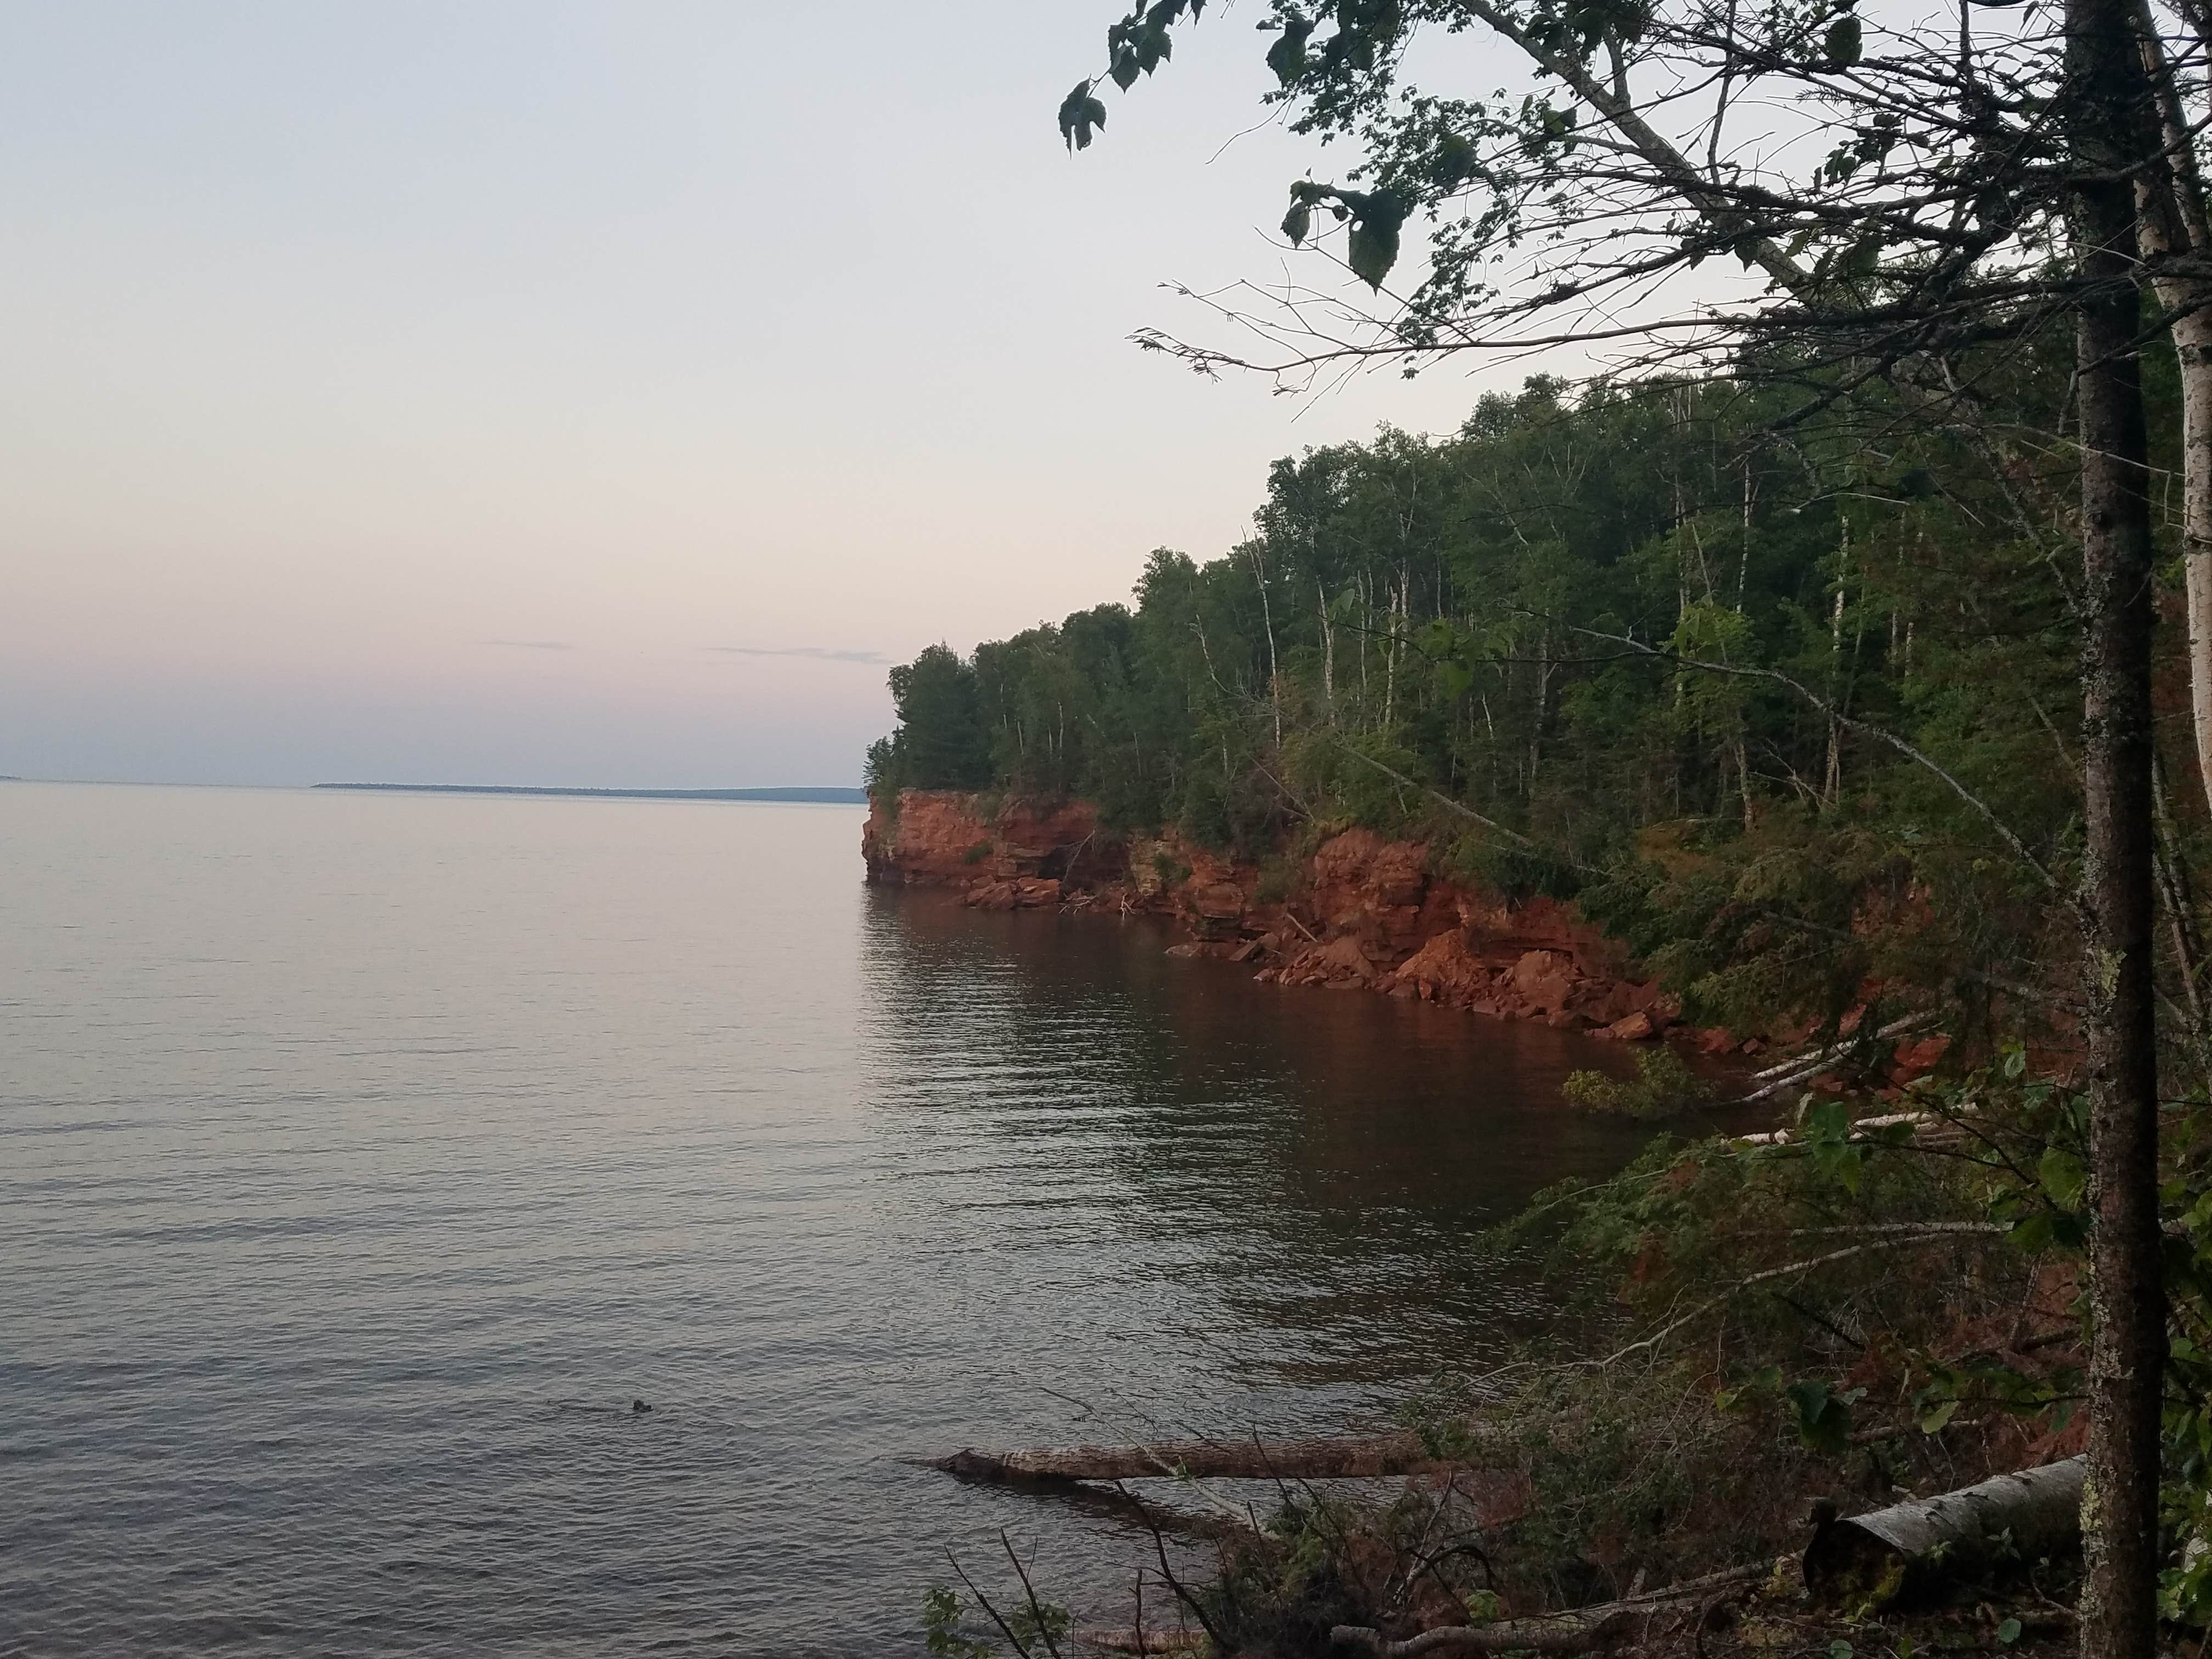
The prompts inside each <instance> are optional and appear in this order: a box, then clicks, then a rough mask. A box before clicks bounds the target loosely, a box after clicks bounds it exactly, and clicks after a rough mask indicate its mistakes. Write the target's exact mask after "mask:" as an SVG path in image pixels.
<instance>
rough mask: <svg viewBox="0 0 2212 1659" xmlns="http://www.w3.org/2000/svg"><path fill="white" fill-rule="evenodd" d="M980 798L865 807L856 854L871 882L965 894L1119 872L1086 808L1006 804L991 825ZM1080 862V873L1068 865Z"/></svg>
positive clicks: (934, 795)
mask: <svg viewBox="0 0 2212 1659" xmlns="http://www.w3.org/2000/svg"><path fill="white" fill-rule="evenodd" d="M980 802H981V798H980V797H978V796H975V795H969V794H964V793H961V792H959V791H957V790H952V789H905V790H902V791H900V792H899V795H898V798H897V799H896V802H892V801H888V800H884V799H876V800H872V801H871V802H870V803H869V805H868V817H867V822H866V825H865V826H864V827H863V828H862V829H861V831H860V855H861V856H862V857H863V858H864V859H866V860H867V864H868V878H869V879H870V880H871V881H878V882H894V883H903V884H908V885H919V886H950V887H965V886H969V885H970V884H973V883H974V882H975V879H976V878H977V877H978V876H985V877H989V878H993V879H995V880H1000V881H1016V880H1024V879H1032V878H1047V879H1051V878H1059V877H1061V876H1066V877H1069V878H1077V877H1080V878H1081V879H1082V880H1083V881H1084V882H1085V883H1090V882H1093V881H1097V880H1100V879H1103V878H1109V877H1111V876H1113V875H1115V874H1117V873H1119V872H1120V869H1121V856H1122V852H1123V849H1122V848H1121V844H1120V843H1119V842H1115V841H1114V840H1112V839H1111V838H1110V837H1102V836H1099V834H1098V814H1097V809H1095V808H1094V807H1093V806H1091V804H1090V803H1089V802H1088V801H1081V800H1063V801H1050V802H1045V801H1033V800H1025V799H1012V800H1008V801H1006V802H1004V803H1003V804H1001V805H1000V806H999V808H998V810H997V811H995V812H994V813H993V814H992V815H991V816H990V817H988V818H986V817H983V816H981V814H980V813H979V811H978V806H979V805H980ZM1078 861H1080V863H1081V865H1082V869H1081V871H1080V872H1079V871H1078V870H1076V869H1075V868H1074V867H1073V866H1075V865H1076V864H1077V862H1078Z"/></svg>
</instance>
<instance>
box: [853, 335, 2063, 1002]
mask: <svg viewBox="0 0 2212 1659" xmlns="http://www.w3.org/2000/svg"><path fill="white" fill-rule="evenodd" d="M2059 346H2060V342H2059V341H2058V340H2057V339H2052V340H2049V341H2044V340H2040V339H2039V340H2038V341H2035V342H2033V343H2030V344H2029V345H2025V346H2024V345H2021V344H2019V343H2015V344H2013V345H2011V346H2008V349H2007V350H2006V351H2005V352H2004V353H2003V354H2002V356H1992V357H1991V359H1990V361H1989V362H1986V363H1975V364H1972V365H1971V367H1972V369H1973V372H1974V374H1975V375H1976V377H1977V384H1978V386H1979V387H1980V389H1981V391H1982V392H1983V394H1984V399H1985V402H1984V415H1985V419H1984V421H1983V422H1982V423H1980V424H1978V426H1977V427H1976V428H1974V429H1973V430H1972V431H1971V432H1968V431H1964V430H1959V431H1954V430H1951V429H1949V428H1945V427H1943V426H1942V425H1940V424H1935V425H1931V424H1929V423H1928V422H1922V421H1919V420H1917V417H1913V416H1912V414H1911V410H1909V409H1907V408H1906V407H1905V403H1906V401H1907V400H1906V398H1905V394H1904V393H1903V392H1881V391H1879V390H1867V391H1864V392H1862V393H1861V394H1859V396H1858V398H1857V402H1856V405H1855V407H1856V408H1857V411H1858V412H1857V413H1856V414H1854V415H1853V416H1850V418H1849V419H1846V418H1845V417H1844V416H1843V415H1842V414H1840V413H1838V414H1835V415H1833V416H1832V417H1831V418H1828V419H1826V420H1825V421H1823V422H1814V423H1809V424H1808V423H1802V422H1801V423H1799V424H1797V425H1796V426H1795V427H1792V428H1789V429H1787V430H1784V429H1782V428H1780V427H1778V424H1777V423H1778V422H1779V421H1780V420H1781V419H1782V418H1783V416H1784V415H1785V414H1786V413H1787V412H1788V411H1789V410H1790V409H1791V408H1794V407H1795V405H1794V404H1791V403H1790V400H1789V399H1787V398H1783V397H1781V396H1780V395H1779V394H1778V393H1776V392H1773V391H1772V390H1771V388H1769V387H1767V386H1765V385H1764V383H1763V382H1761V381H1759V380H1757V379H1754V378H1745V377H1741V376H1738V375H1735V374H1711V375H1707V376H1701V377H1697V376H1693V377H1671V378H1662V379H1656V380H1644V381H1638V382H1626V381H1623V382H1619V383H1601V384H1599V385H1595V386H1590V387H1588V388H1585V389H1583V391H1581V392H1575V393H1570V392H1568V391H1567V390H1566V389H1565V388H1564V387H1563V386H1560V385H1559V383H1557V382H1555V381H1551V380H1541V379H1538V380H1530V381H1529V382H1528V384H1527V385H1526V386H1524V387H1523V388H1522V391H1521V392H1518V393H1517V394H1515V395H1512V396H1504V395H1493V396H1490V397H1486V398H1483V399H1482V400H1481V401H1480V403H1479V404H1477V406H1476V408H1475V409H1474V411H1473V413H1472V414H1471V415H1470V416H1468V420H1467V421H1466V422H1465V423H1464V425H1463V426H1462V428H1461V429H1460V430H1459V431H1458V432H1457V433H1455V434H1454V435H1449V436H1448V437H1443V438H1437V439H1423V438H1416V437H1413V436H1410V435H1406V434H1403V433H1399V432H1395V431H1390V430H1388V429H1386V430H1384V431H1383V432H1382V433H1380V434H1379V435H1377V436H1376V438H1375V439H1373V440H1372V441H1369V442H1366V443H1356V444H1340V445H1333V446H1329V447H1323V448H1317V449H1312V450H1309V451H1307V452H1306V453H1304V454H1303V455H1300V456H1297V457H1293V458H1288V459H1283V460H1280V461H1279V462H1277V463H1276V464H1275V465H1274V466H1273V469H1272V470H1271V471H1270V473H1269V475H1268V478H1267V490H1266V495H1265V498H1264V500H1263V501H1261V505H1260V507H1259V509H1258V511H1257V513H1255V520H1254V528H1253V534H1252V535H1251V536H1250V537H1249V538H1248V539H1247V540H1246V541H1244V542H1243V543H1242V544H1239V545H1237V547H1236V548H1234V549H1232V550H1230V551H1229V552H1228V553H1227V554H1226V555H1225V556H1222V557H1221V558H1218V559H1216V560H1214V561H1212V562H1207V563H1203V564H1201V563H1200V562H1195V561H1194V560H1193V559H1191V558H1189V557H1188V556H1184V555H1182V554H1181V553H1176V552H1171V551H1168V550H1158V551H1155V552H1154V553H1153V554H1152V555H1151V556H1150V557H1149V559H1148V560H1147V561H1146V565H1145V568H1144V572H1143V574H1142V576H1141V578H1140V580H1139V582H1138V584H1137V586H1136V589H1135V592H1134V593H1133V603H1131V604H1129V605H1118V604H1109V605H1099V606H1097V607H1094V608H1093V609H1091V610H1089V611H1079V612H1076V613H1075V614H1073V615H1072V616H1070V617H1066V619H1064V620H1063V621H1062V622H1060V623H1057V624H1040V625H1039V626H1038V627H1036V628H1033V629H1028V630H1026V631H1024V632H1023V633H1021V634H1018V635H1015V636H1013V637H1012V638H1011V639H1006V640H1002V641H990V642H987V643H985V644H983V645H981V646H980V647H977V649H976V651H975V653H974V655H973V657H972V658H970V659H966V660H964V661H963V659H958V658H957V657H955V656H953V655H952V653H950V652H948V651H945V649H944V648H943V647H932V648H931V650H930V651H927V652H925V653H923V654H922V656H921V658H919V659H916V660H915V662H914V663H912V664H909V665H905V666H903V667H902V668H901V669H900V670H898V671H896V673H895V675H894V686H893V690H894V693H895V696H896V698H897V702H898V708H899V717H900V724H899V726H898V729H897V731H896V733H895V734H894V735H893V737H891V738H889V739H887V740H886V741H885V742H884V744H879V745H878V748H877V749H876V750H874V751H872V758H871V767H870V776H871V781H872V787H875V788H876V789H877V790H878V793H884V792H888V791H890V790H894V789H896V788H897V787H906V786H922V787H961V788H979V787H986V786H988V787H995V788H1000V789H1004V790H1006V791H1010V792H1016V793H1024V794H1030V795H1036V796H1041V797H1051V796H1060V795H1067V794H1077V795H1081V796H1084V797H1085V798H1087V799H1091V800H1092V801H1094V802H1096V803H1097V805H1098V807H1099V810H1100V813H1101V817H1102V822H1103V824H1104V825H1105V827H1106V829H1108V831H1109V833H1110V832H1121V833H1140V832H1141V833H1153V832H1157V831H1159V830H1161V829H1164V828H1167V827H1173V828H1175V829H1178V830H1180V831H1181V832H1182V834H1183V835H1185V836H1188V837H1189V838H1190V839H1191V840H1192V841H1194V842H1197V843H1199V844H1200V845H1204V846H1206V847H1210V848H1216V849H1221V850H1225V851H1230V852H1234V853H1237V854H1241V855H1243V856H1246V857H1251V858H1255V859H1264V858H1266V857H1267V856H1269V855H1271V854H1277V853H1279V852H1280V850H1281V849H1282V848H1284V847H1285V846H1286V845H1287V844H1288V843H1289V842H1291V841H1292V840H1293V839H1294V838H1296V837H1297V836H1301V835H1302V834H1306V833H1310V831H1311V830H1313V829H1314V828H1315V827H1316V826H1318V825H1322V824H1346V823H1366V824H1369V825H1371V826H1374V827H1376V828H1377V829H1382V830H1383V831H1384V832H1385V833H1390V834H1404V835H1408V836H1422V837H1425V838H1427V839H1428V840H1430V842H1431V845H1432V846H1434V847H1435V848H1437V849H1438V858H1439V860H1440V862H1441V863H1442V864H1443V865H1445V866H1448V867H1449V868H1450V869H1451V870H1453V871H1454V872H1455V873H1459V874H1462V875H1473V876H1476V877H1479V878H1481V879H1484V880H1487V881H1489V882H1491V883H1492V884H1494V885H1496V886H1497V887H1498V888H1499V889H1500V890H1503V891H1504V892H1507V893H1509V894H1516V895H1520V894H1528V893H1535V892H1543V893H1549V894H1552V895H1554V896H1570V895H1571V896H1576V897H1577V898H1578V899H1579V900H1580V902H1581V903H1582V906H1583V909H1584V911H1585V913H1586V914H1588V915H1590V916H1591V917H1592V918H1593V919H1594V920H1595V921H1598V922H1600V923H1601V925H1603V926H1604V927H1606V928H1607V930H1608V931H1609V932H1610V933H1613V935H1614V936H1616V937H1617V938H1620V939H1622V940H1623V941H1624V942H1625V943H1626V944H1627V945H1629V946H1630V947H1631V948H1632V950H1633V951H1634V952H1635V953H1636V955H1637V956H1638V957H1640V958H1641V959H1642V960H1643V961H1644V963H1647V964H1648V965H1649V966H1650V967H1651V968H1652V969H1655V970H1656V972H1657V973H1658V974H1659V975H1661V976H1662V977H1663V978H1664V979H1665V980H1666V981H1668V984H1669V986H1670V987H1673V988H1674V989H1676V990H1677V991H1679V992H1680V993H1681V994H1682V995H1683V997H1684V1001H1685V1012H1686V1014H1687V1015H1688V1016H1690V1017H1691V1018H1696V1019H1699V1020H1700V1021H1701V1022H1707V1023H1717V1024H1737V1025H1739V1026H1741V1027H1744V1028H1747V1029H1762V1028H1765V1027H1768V1026H1771V1024H1772V1023H1773V1022H1774V1021H1775V1020H1777V1019H1778V1018H1783V1017H1785V1016H1796V1017H1797V1018H1802V1020H1803V1021H1805V1022H1806V1023H1808V1024H1811V1025H1814V1026H1816V1027H1827V1028H1831V1029H1832V1028H1833V1027H1834V1026H1835V1024H1837V1023H1838V1022H1839V1021H1840V1020H1841V1019H1842V1018H1844V1015H1845V1014H1846V1013H1847V1012H1849V1011H1850V1009H1851V1008H1852V1007H1854V1006H1856V1005H1857V1004H1858V1003H1859V1002H1860V1001H1862V1000H1863V987H1865V986H1866V985H1867V984H1868V983H1869V981H1872V982H1875V983H1877V984H1881V985H1883V986H1887V987H1890V988H1891V990H1892V993H1893V994H1905V993H1907V992H1911V991H1917V992H1918V993H1920V994H1922V995H1923V996H1925V997H1933V998H1936V999H1939V1000H1944V1001H1946V1002H1948V1003H1949V1004H1951V1005H1953V1006H1955V1007H1957V1008H1958V1009H1959V1010H1960V1017H1961V1019H1962V1020H1964V1021H1966V1022H1969V1023H1971V1022H1973V1021H1982V1022H1984V1023H1987V1022H1988V1021H1990V1020H1991V1019H1996V1018H2004V1019H2008V1020H2010V1021H2012V1022H2014V1023H2015V1024H2017V1023H2018V1022H2019V1021H2020V1020H2021V1018H2024V1017H2032V1014H2033V1011H2032V1010H2027V1009H2023V1008H2022V1007H2021V1006H2018V1005H2015V1006H2013V1007H2012V1008H2011V1009H2010V1010H2009V1011H1995V1010H1993V1009H1992V1008H1991V1006H1990V998H1989V997H1988V996H1987V995H1986V994H1984V993H1981V992H1978V991H1977V990H1976V989H1974V988H1973V987H1977V986H1979V985H1986V984H1987V983H1989V982H1990V981H1993V980H2002V979H2014V980H2033V979H2034V978H2036V977H2037V976H2038V975H2039V973H2040V972H2041V971H2042V969H2040V968H2039V964H2041V963H2048V962H2051V961H2053V960H2055V959H2057V958H2059V957H2061V956H2063V954H2064V953H2065V951H2067V950H2068V949H2069V948H2070V941H2071V939H2072V929H2073V927H2074V925H2075V921H2074V917H2073V915H2072V914H2071V913H2070V912H2069V910H2067V909H2066V908H2064V907H2063V906H2058V905H2054V904H2053V903H2052V902H2051V898H2052V894H2053V889H2054V886H2058V887H2063V885H2064V884H2066V883H2067V882H2068V881H2069V879H2070V876H2071V872H2072V871H2073V869H2074V868H2075V860H2077V858H2078V848H2079V840H2080V811H2079V798H2078V786H2077V781H2076V780H2077V770H2076V768H2075V763H2074V757H2075V754H2076V753H2077V752H2078V748H2079V744H2080V733H2079V731H2078V720H2077V718H2076V717H2075V716H2074V715H2073V714H2070V713H2069V708H2070V707H2071V705H2072V704H2073V703H2074V702H2075V701H2076V700H2075V697H2074V696H2073V691H2072V685H2073V681H2074V677H2075V670H2076V660H2075V644H2074V635H2073V632H2072V628H2071V623H2070V621H2069V611H2068V605H2069V592H2068V589H2067V587H2066V585H2065V583H2064V581H2063V579H2062V576H2061V574H2060V573H2059V571H2058V569H2057V567H2056V566H2055V564H2054V561H2053V559H2052V557H2051V545H2050V539H2049V531H2048V526H2050V524H2051V523H2052V522H2053V521H2054V520H2060V519H2062V518H2063V514H2064V513H2065V512H2066V510H2067V508H2066V506H2065V502H2066V500H2067V496H2068V493H2069V490H2071V489H2072V488H2073V485H2074V478H2073V475H2072V472H2071V470H2070V465H2069V463H2068V462H2067V461H2066V459H2064V457H2063V455H2059V456H2057V457H2054V456H2053V454H2052V453H2051V450H2050V448H2049V447H2048V446H2047V445H2045V444H2043V443H2042V442H2041V441H2039V440H2038V439H2037V438H2036V437H2035V434H2036V433H2037V432H2038V431H2039V430H2040V429H2041V428H2045V427H2046V426H2048V425H2050V424H2051V423H2052V422H2054V421H2055V419H2056V411H2057V410H2059V409H2060V408H2061V407H2062V406H2063V403H2064V400H2065V398H2066V397H2067V395H2068V394H2067V386H2068V383H2069V372H2070V368H2071V359H2070V356H2069V354H2067V353H2066V352H2065V351H2063V350H2062V349H2059ZM1460 805H1463V806H1465V807H1466V808H1468V809H1470V810H1471V811H1473V812H1474V813H1476V814H1479V815H1480V817H1479V819H1470V818H1468V817H1466V816H1464V815H1461V814H1457V813H1455V811H1453V808H1454V807H1455V806H1460ZM1986 1035H1990V1036H1995V1035H1996V1032H1995V1031H1994V1030H1990V1031H1989V1032H1988V1033H1986Z"/></svg>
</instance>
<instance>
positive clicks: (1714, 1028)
mask: <svg viewBox="0 0 2212 1659" xmlns="http://www.w3.org/2000/svg"><path fill="white" fill-rule="evenodd" d="M1691 1040H1692V1042H1695V1043H1696V1044H1697V1047H1698V1052H1699V1054H1726V1053H1728V1051H1729V1049H1731V1048H1735V1034H1734V1033H1733V1032H1731V1031H1730V1030H1729V1029H1728V1027H1727V1026H1725V1025H1708V1026H1705V1028H1704V1029H1702V1030H1698V1031H1693V1032H1692V1033H1691Z"/></svg>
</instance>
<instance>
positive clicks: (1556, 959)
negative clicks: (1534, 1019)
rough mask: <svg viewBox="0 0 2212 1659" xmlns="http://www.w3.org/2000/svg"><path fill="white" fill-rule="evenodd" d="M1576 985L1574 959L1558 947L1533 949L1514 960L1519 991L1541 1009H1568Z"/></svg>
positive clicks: (1527, 1001)
mask: <svg viewBox="0 0 2212 1659" xmlns="http://www.w3.org/2000/svg"><path fill="white" fill-rule="evenodd" d="M1574 988H1575V964H1574V962H1573V959H1572V958H1571V957H1565V956H1562V955H1561V954H1560V953H1559V951H1528V953H1526V954H1525V955H1524V956H1522V958H1521V960H1520V961H1518V962H1516V963H1514V964H1513V990H1514V993H1515V994H1516V995H1517V996H1518V997H1520V999H1521V1000H1522V1001H1524V1002H1526V1003H1527V1004H1528V1006H1530V1007H1531V1008H1533V1009H1534V1010H1536V1011H1537V1012H1540V1013H1551V1012H1559V1011H1561V1010H1564V1009H1565V1007H1566V1006H1567V999H1568V997H1569V996H1570V995H1571V994H1573V992H1574Z"/></svg>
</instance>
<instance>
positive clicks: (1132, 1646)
mask: <svg viewBox="0 0 2212 1659" xmlns="http://www.w3.org/2000/svg"><path fill="white" fill-rule="evenodd" d="M1067 1639H1068V1640H1069V1641H1070V1642H1072V1643H1073V1644H1075V1645H1076V1646H1077V1647H1079V1648H1096V1649H1097V1650H1100V1651H1101V1652H1103V1653H1195V1652H1197V1651H1198V1650H1199V1649H1200V1648H1202V1647H1204V1646H1205V1645H1206V1632H1203V1631H1195V1630H1137V1629H1134V1628H1131V1627H1124V1628H1121V1629H1085V1628H1081V1627H1079V1628H1077V1629H1075V1630H1072V1631H1070V1632H1067Z"/></svg>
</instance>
